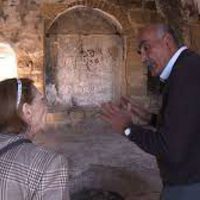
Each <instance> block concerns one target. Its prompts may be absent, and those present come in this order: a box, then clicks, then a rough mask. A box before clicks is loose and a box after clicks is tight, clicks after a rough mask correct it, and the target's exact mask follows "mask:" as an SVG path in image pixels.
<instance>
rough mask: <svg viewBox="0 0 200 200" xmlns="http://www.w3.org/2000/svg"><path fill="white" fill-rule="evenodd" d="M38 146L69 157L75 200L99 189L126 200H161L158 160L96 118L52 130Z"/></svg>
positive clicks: (43, 137) (71, 183) (72, 192)
mask: <svg viewBox="0 0 200 200" xmlns="http://www.w3.org/2000/svg"><path fill="white" fill-rule="evenodd" d="M35 142H37V143H40V144H42V145H45V146H48V147H50V148H53V149H56V150H57V151H58V152H60V153H63V154H64V155H65V156H66V158H67V159H68V161H69V179H70V192H71V194H72V196H73V194H79V193H80V192H82V191H83V190H86V191H87V190H89V191H90V190H93V189H95V190H100V191H102V192H108V191H111V192H116V193H117V194H119V195H121V196H122V197H123V198H124V199H125V200H157V199H159V193H160V191H161V182H160V177H159V172H158V169H157V166H156V163H155V160H154V157H152V156H150V155H149V154H146V153H144V152H143V151H141V150H140V149H139V148H138V147H137V146H136V145H135V144H134V143H133V142H130V141H128V140H127V138H125V137H124V136H121V135H119V134H116V133H115V132H114V131H113V130H112V129H111V127H110V126H108V124H106V123H104V122H103V121H101V120H100V119H98V118H97V117H94V115H93V116H92V117H91V118H88V119H86V120H84V121H82V122H79V123H78V124H76V125H75V126H73V125H70V124H69V125H62V126H61V125H60V126H57V127H55V126H54V127H51V128H50V130H49V131H48V132H47V133H45V134H40V135H38V136H37V138H35ZM88 200H89V199H88Z"/></svg>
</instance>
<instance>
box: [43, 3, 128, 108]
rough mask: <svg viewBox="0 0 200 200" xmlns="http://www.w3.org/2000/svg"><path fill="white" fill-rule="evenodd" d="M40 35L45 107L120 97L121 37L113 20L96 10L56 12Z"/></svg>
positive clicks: (81, 8) (122, 77) (122, 85)
mask: <svg viewBox="0 0 200 200" xmlns="http://www.w3.org/2000/svg"><path fill="white" fill-rule="evenodd" d="M67 24H68V25H67ZM45 35H46V37H45V46H46V48H45V49H46V51H47V52H46V55H47V58H46V59H45V60H47V61H49V62H47V63H46V74H47V76H46V77H47V79H46V94H47V98H48V99H49V101H50V102H51V104H52V103H53V104H56V105H58V104H60V105H61V108H62V107H66V106H76V105H78V106H90V105H91V106H95V105H97V104H100V103H102V102H105V101H109V100H117V99H118V98H119V97H120V96H121V95H122V92H124V88H125V81H124V80H125V60H124V58H125V54H126V52H125V38H124V37H123V29H122V26H121V25H120V23H119V22H118V21H117V20H116V19H115V18H114V17H112V16H111V15H109V14H107V13H106V12H104V11H101V10H100V9H96V8H95V9H94V8H91V7H87V6H75V7H72V8H69V9H67V10H65V11H63V12H61V13H60V14H58V15H57V17H56V18H55V19H54V20H53V21H52V23H51V24H50V25H49V26H48V28H47V29H46V34H45ZM66 41H67V42H66ZM91 41H93V43H91ZM69 43H71V46H70V45H69ZM76 43H77V44H76ZM60 49H62V50H60ZM74 49H75V50H74ZM63 52H65V53H64V54H65V55H67V57H66V59H65V58H64V57H65V55H64V54H63ZM77 63H79V64H77ZM77 66H78V67H77ZM83 66H85V70H82V69H81V68H82V67H83ZM58 67H59V68H60V69H58ZM104 67H105V69H104ZM70 68H71V69H70ZM76 68H77V70H76ZM102 68H103V70H102ZM75 70H76V72H74V71H75ZM104 74H105V75H104ZM80 76H85V78H80ZM72 77H75V78H72ZM98 77H99V79H98ZM72 79H73V80H72ZM90 79H91V80H90ZM77 80H78V82H77ZM106 81H107V82H106ZM104 84H105V86H104ZM100 86H101V87H100ZM102 91H105V92H104V93H102ZM83 94H85V96H84V95H83ZM87 94H88V95H87ZM104 96H105V97H104Z"/></svg>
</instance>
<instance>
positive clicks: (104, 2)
mask: <svg viewBox="0 0 200 200" xmlns="http://www.w3.org/2000/svg"><path fill="white" fill-rule="evenodd" d="M183 2H184V3H182V4H181V0H176V1H160V0H155V1H154V0H42V1H40V0H0V41H3V42H8V43H11V44H12V46H14V49H15V51H16V54H17V58H18V72H19V75H20V77H30V78H32V79H33V80H34V81H35V82H36V84H37V86H38V87H39V88H40V89H41V90H43V89H44V84H45V81H44V80H45V78H44V75H45V74H44V72H45V67H46V65H45V60H44V54H45V53H46V52H45V46H44V38H45V33H46V30H47V29H48V27H49V26H50V24H51V23H53V21H54V20H55V18H56V17H57V16H58V15H59V14H60V13H62V12H64V11H66V10H67V9H70V8H73V7H74V6H77V5H82V6H86V7H89V8H97V9H99V10H101V11H103V12H105V13H107V14H108V15H110V16H112V17H113V18H114V19H115V20H116V21H117V22H118V23H119V24H120V25H121V26H122V29H123V31H122V34H123V36H124V38H125V39H126V46H125V48H126V49H125V51H126V55H125V77H124V78H125V84H124V85H125V88H124V93H125V94H127V95H133V96H134V97H136V98H139V99H146V97H147V84H146V83H147V72H146V69H145V68H144V67H143V66H142V64H141V62H140V58H139V56H138V55H137V53H136V48H137V47H136V41H135V36H136V34H137V32H138V30H139V29H140V28H141V27H142V26H143V25H145V24H147V23H151V22H161V21H165V22H171V23H172V24H174V26H175V27H176V28H177V30H180V33H184V34H183V39H185V41H186V43H187V44H188V45H189V46H191V47H192V48H194V49H195V50H197V51H199V52H200V39H199V37H198V35H199V31H200V20H199V14H198V10H197V9H195V5H196V4H191V1H190V3H188V2H187V1H183ZM172 8H173V9H172ZM178 8H179V9H178ZM172 16H173V17H172ZM147 98H148V97H147Z"/></svg>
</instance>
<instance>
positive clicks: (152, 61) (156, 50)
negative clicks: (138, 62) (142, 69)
mask: <svg viewBox="0 0 200 200" xmlns="http://www.w3.org/2000/svg"><path fill="white" fill-rule="evenodd" d="M138 49H139V50H138V51H139V53H140V55H141V59H142V62H143V63H144V64H145V65H147V66H148V67H149V70H150V72H151V75H152V76H159V75H160V73H161V72H162V70H163V69H164V67H165V65H166V64H167V62H168V60H169V59H170V52H169V49H168V46H167V43H166V40H165V34H164V35H163V36H160V35H158V33H157V32H156V30H155V28H154V29H153V28H146V29H145V30H143V31H142V33H141V34H140V36H139V46H138Z"/></svg>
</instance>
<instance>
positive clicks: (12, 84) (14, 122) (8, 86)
mask: <svg viewBox="0 0 200 200" xmlns="http://www.w3.org/2000/svg"><path fill="white" fill-rule="evenodd" d="M18 80H20V81H21V83H22V93H21V98H20V101H19V104H18V105H17V98H18V97H17V95H18V93H17V91H18V89H19V86H18ZM33 99H34V90H33V81H32V80H30V79H27V78H22V79H16V78H13V79H6V80H4V81H1V82H0V132H1V133H15V134H18V133H22V132H25V131H26V130H27V128H28V125H27V123H26V122H25V121H24V120H23V119H22V117H21V116H22V106H23V104H24V103H28V104H31V103H32V101H33Z"/></svg>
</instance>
